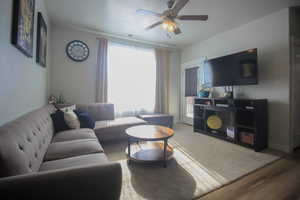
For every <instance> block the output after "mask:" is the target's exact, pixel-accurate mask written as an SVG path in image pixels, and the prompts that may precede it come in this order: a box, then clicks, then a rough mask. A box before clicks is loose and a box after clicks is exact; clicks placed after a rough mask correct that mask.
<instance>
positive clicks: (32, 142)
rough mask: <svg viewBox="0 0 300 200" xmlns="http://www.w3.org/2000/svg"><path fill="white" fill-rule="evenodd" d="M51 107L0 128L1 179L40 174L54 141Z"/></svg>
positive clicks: (33, 112)
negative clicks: (34, 173) (38, 172)
mask: <svg viewBox="0 0 300 200" xmlns="http://www.w3.org/2000/svg"><path fill="white" fill-rule="evenodd" d="M54 111H55V108H54V106H52V105H48V106H45V107H43V108H40V109H38V110H35V111H32V112H30V113H28V114H26V115H24V116H22V117H20V118H18V119H16V120H14V121H12V122H10V123H7V124H5V125H4V126H2V127H0V177H6V176H14V175H19V174H26V173H31V172H37V171H38V170H39V168H40V165H41V163H42V161H43V158H44V155H45V153H46V151H47V148H48V146H49V144H50V142H51V140H52V137H53V132H54V130H53V123H52V120H51V118H50V113H53V112H54Z"/></svg>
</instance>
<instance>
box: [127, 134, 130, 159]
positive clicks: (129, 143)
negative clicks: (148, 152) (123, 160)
mask: <svg viewBox="0 0 300 200" xmlns="http://www.w3.org/2000/svg"><path fill="white" fill-rule="evenodd" d="M127 148H128V164H130V162H131V158H130V153H131V152H130V151H131V150H130V137H128V147H127Z"/></svg>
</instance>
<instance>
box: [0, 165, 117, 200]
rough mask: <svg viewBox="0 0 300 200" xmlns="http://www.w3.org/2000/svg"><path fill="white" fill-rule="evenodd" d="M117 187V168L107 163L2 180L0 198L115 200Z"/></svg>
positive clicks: (0, 181) (0, 182) (0, 180)
mask: <svg viewBox="0 0 300 200" xmlns="http://www.w3.org/2000/svg"><path fill="white" fill-rule="evenodd" d="M121 184H122V171H121V166H120V164H119V163H110V164H105V165H90V166H84V167H76V168H66V169H61V170H53V171H45V172H37V173H32V174H26V175H20V176H14V177H7V178H2V179H0V194H1V196H5V197H7V198H8V199H34V200H35V199H43V200H45V199H49V200H50V199H51V200H56V199H72V200H95V199H103V200H105V199H109V200H117V199H119V197H120V193H121ZM19 197H22V198H19Z"/></svg>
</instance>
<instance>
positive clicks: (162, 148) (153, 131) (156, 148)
mask: <svg viewBox="0 0 300 200" xmlns="http://www.w3.org/2000/svg"><path fill="white" fill-rule="evenodd" d="M126 134H127V138H128V147H127V149H126V153H127V155H128V163H129V164H130V162H131V160H133V161H142V162H157V161H162V162H163V164H164V167H167V160H168V159H170V158H171V157H172V155H173V148H172V147H171V146H170V145H168V139H169V138H171V137H172V136H173V135H174V130H173V129H170V128H168V127H164V126H154V125H140V126H134V127H131V128H128V129H126ZM140 141H146V143H140ZM158 141H162V142H163V143H162V142H158ZM132 142H136V144H131V143H132Z"/></svg>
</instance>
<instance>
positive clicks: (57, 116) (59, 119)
mask: <svg viewBox="0 0 300 200" xmlns="http://www.w3.org/2000/svg"><path fill="white" fill-rule="evenodd" d="M50 116H51V119H52V121H53V126H54V132H55V133H58V132H61V131H66V130H69V129H70V128H69V126H68V125H67V124H66V122H65V118H64V112H63V111H61V110H57V111H56V112H55V113H53V114H51V115H50Z"/></svg>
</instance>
